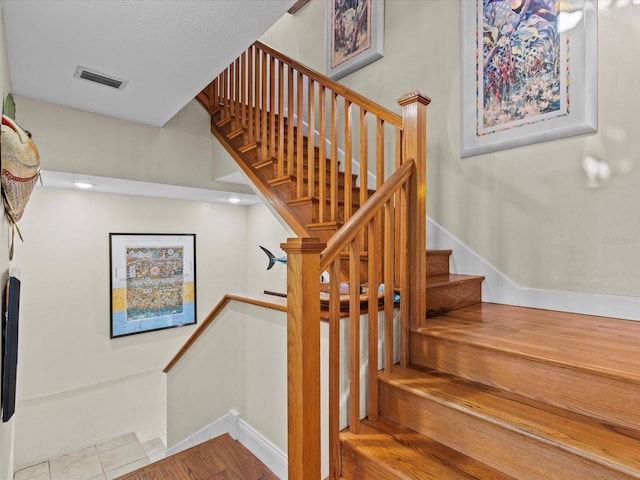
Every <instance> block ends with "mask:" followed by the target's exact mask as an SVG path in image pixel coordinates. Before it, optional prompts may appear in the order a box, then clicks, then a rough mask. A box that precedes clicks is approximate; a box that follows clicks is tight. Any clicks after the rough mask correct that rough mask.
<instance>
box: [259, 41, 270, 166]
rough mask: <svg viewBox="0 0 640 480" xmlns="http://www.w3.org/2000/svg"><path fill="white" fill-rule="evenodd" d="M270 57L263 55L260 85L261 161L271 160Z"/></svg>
mask: <svg viewBox="0 0 640 480" xmlns="http://www.w3.org/2000/svg"><path fill="white" fill-rule="evenodd" d="M267 57H268V55H267V54H266V53H264V52H263V54H262V79H261V83H260V85H262V98H261V100H262V101H261V105H260V113H261V116H260V132H261V135H260V142H261V144H260V160H266V159H267V158H269V151H268V150H267V148H268V143H269V138H268V136H267V135H268V133H269V132H268V129H267V113H268V112H267V110H268V98H267V83H268V78H267V77H268V75H269V73H268V69H267V65H268V60H269V59H268V58H267Z"/></svg>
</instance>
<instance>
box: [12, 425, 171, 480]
mask: <svg viewBox="0 0 640 480" xmlns="http://www.w3.org/2000/svg"><path fill="white" fill-rule="evenodd" d="M165 451H166V448H165V446H164V444H163V443H162V440H160V439H159V438H157V439H155V440H151V441H149V442H146V443H140V441H139V440H138V437H137V436H136V434H135V433H130V434H128V435H124V436H122V437H118V438H114V439H113V440H109V441H108V442H104V443H100V444H98V445H94V446H92V447H87V448H84V449H82V450H79V451H77V452H74V453H69V454H67V455H63V456H61V457H58V458H55V459H53V460H48V461H46V462H42V463H39V464H37V465H33V466H31V467H28V468H25V469H23V470H20V471H18V472H16V473H15V475H14V477H13V478H14V480H114V479H116V478H118V477H119V476H121V475H124V474H125V473H129V472H132V471H133V470H136V469H138V468H140V467H144V466H145V465H148V464H150V463H153V462H155V461H157V460H159V459H161V458H163V457H164V455H165Z"/></svg>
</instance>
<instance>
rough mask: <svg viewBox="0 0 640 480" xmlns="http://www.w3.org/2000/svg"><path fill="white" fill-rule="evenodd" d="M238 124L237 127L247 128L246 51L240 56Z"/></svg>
mask: <svg viewBox="0 0 640 480" xmlns="http://www.w3.org/2000/svg"><path fill="white" fill-rule="evenodd" d="M239 73H240V96H239V100H240V125H239V127H238V128H242V129H245V128H247V52H242V55H241V56H240V70H239Z"/></svg>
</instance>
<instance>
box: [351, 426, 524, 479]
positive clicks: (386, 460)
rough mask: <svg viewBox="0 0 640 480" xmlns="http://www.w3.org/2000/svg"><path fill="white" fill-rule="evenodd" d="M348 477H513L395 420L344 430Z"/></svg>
mask: <svg viewBox="0 0 640 480" xmlns="http://www.w3.org/2000/svg"><path fill="white" fill-rule="evenodd" d="M340 439H341V442H342V451H343V459H342V476H343V478H344V479H345V480H356V479H361V478H367V479H370V480H396V479H398V480H427V479H429V480H449V479H450V480H463V479H477V480H509V479H512V477H509V476H507V475H504V474H503V473H500V472H498V471H497V470H494V469H493V468H491V467H489V466H487V465H484V464H482V463H480V462H477V461H476V460H473V459H472V458H469V457H467V456H466V455H463V454H461V453H460V452H457V451H455V450H452V449H451V448H449V447H447V446H445V445H442V444H441V443H438V442H436V441H435V440H432V439H430V438H428V437H425V436H424V435H420V434H419V433H417V432H415V431H413V430H410V429H408V428H405V427H402V426H400V425H397V424H394V423H391V422H384V421H379V422H375V423H372V422H368V421H363V422H362V424H361V429H360V433H358V434H352V433H349V432H343V433H341V434H340Z"/></svg>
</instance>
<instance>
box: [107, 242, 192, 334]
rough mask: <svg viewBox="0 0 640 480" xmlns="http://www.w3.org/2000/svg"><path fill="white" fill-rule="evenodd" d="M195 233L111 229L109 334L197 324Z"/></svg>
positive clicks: (133, 332)
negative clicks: (151, 232) (112, 230)
mask: <svg viewBox="0 0 640 480" xmlns="http://www.w3.org/2000/svg"><path fill="white" fill-rule="evenodd" d="M195 242H196V237H195V235H194V234H147V233H135V234H130V233H110V234H109V251H110V267H111V338H116V337H122V336H124V335H133V334H136V333H143V332H149V331H152V330H160V329H164V328H172V327H181V326H184V325H193V324H195V323H196V256H195V252H196V249H195Z"/></svg>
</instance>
